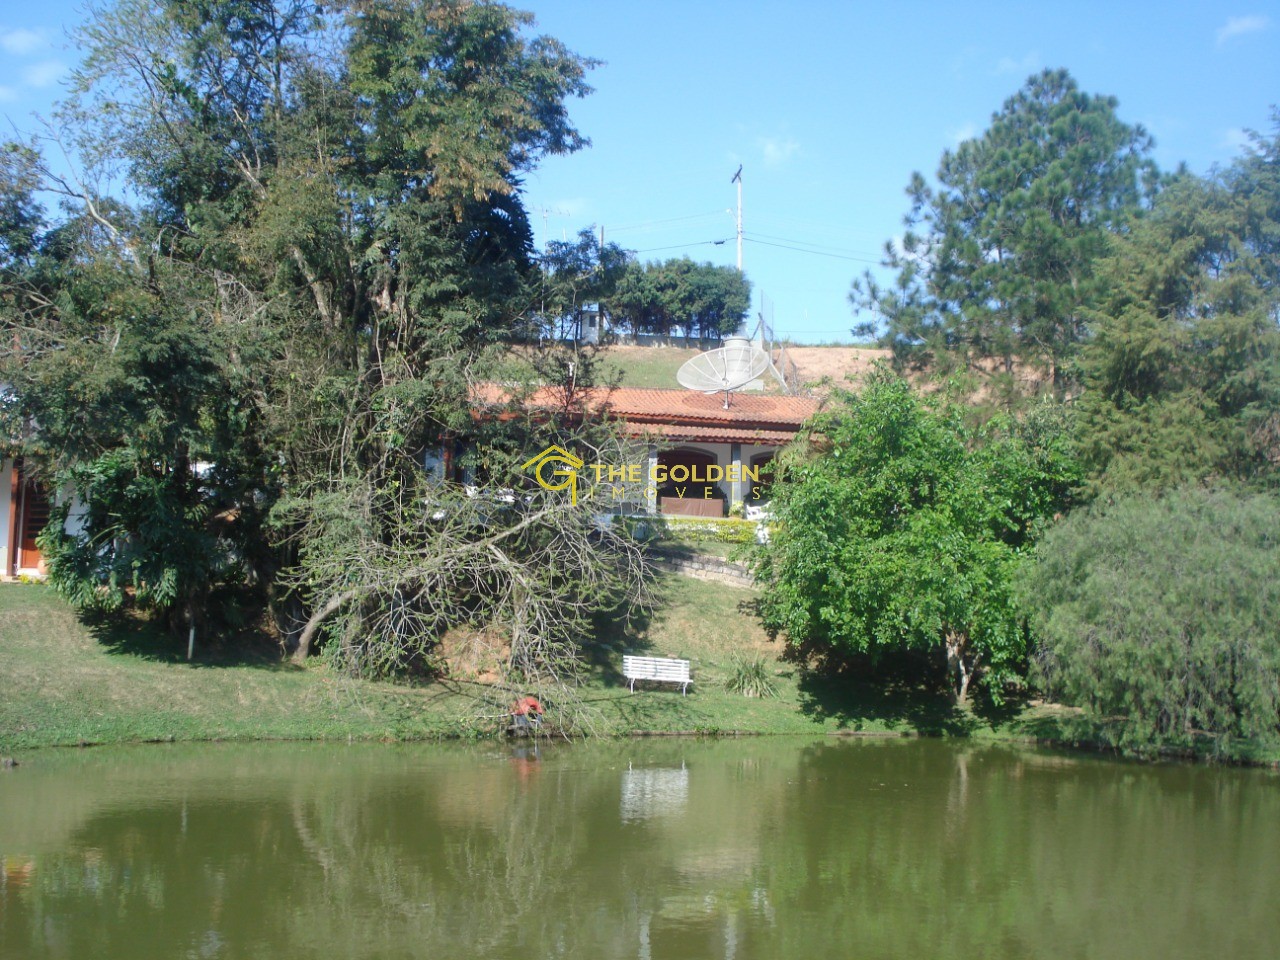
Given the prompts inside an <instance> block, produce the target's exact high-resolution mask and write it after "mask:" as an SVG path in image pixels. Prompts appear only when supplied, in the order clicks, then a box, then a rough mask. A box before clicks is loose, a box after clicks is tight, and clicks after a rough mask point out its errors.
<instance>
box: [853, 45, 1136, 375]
mask: <svg viewBox="0 0 1280 960" xmlns="http://www.w3.org/2000/svg"><path fill="white" fill-rule="evenodd" d="M1116 108H1117V101H1116V100H1115V98H1114V97H1107V96H1100V95H1093V94H1088V93H1085V92H1083V91H1082V90H1080V88H1079V87H1078V86H1077V84H1076V82H1075V80H1074V79H1073V78H1072V77H1071V76H1070V74H1068V73H1067V72H1066V71H1065V70H1046V71H1044V72H1043V73H1040V74H1038V75H1036V76H1033V77H1031V78H1030V79H1029V80H1028V81H1027V83H1026V85H1025V86H1024V87H1023V88H1022V90H1020V91H1019V92H1018V93H1017V94H1015V95H1014V96H1013V97H1011V98H1009V99H1008V100H1007V101H1006V102H1005V104H1004V106H1003V107H1002V108H1001V109H1000V111H999V112H997V113H996V114H995V115H994V116H993V117H992V119H991V125H990V127H989V128H988V129H987V130H986V132H985V133H983V134H982V135H981V136H979V137H976V138H974V139H971V140H966V141H964V142H963V143H961V144H960V146H959V147H957V148H956V149H955V150H948V151H946V152H945V153H943V155H942V161H941V163H940V164H939V167H938V172H937V182H936V184H931V183H930V182H929V181H928V180H926V178H925V177H924V176H923V175H921V174H919V173H917V174H915V175H914V176H913V177H912V179H911V183H910V185H909V186H908V188H907V194H908V196H909V197H910V198H911V211H910V213H909V215H908V216H907V218H906V226H907V232H906V233H905V235H904V237H903V240H902V245H901V248H898V247H895V246H894V245H892V244H890V245H889V246H888V247H887V248H886V259H885V266H886V267H888V268H889V269H891V270H894V271H896V273H897V277H896V279H895V281H894V282H893V284H892V285H890V286H882V285H880V284H879V283H877V282H876V280H875V278H874V277H873V276H872V275H871V274H867V275H866V276H865V277H864V278H863V279H862V280H861V281H859V282H857V283H855V285H854V290H853V293H852V295H851V300H852V302H853V304H854V305H855V306H856V307H857V308H859V309H867V310H870V311H872V313H873V314H874V315H875V317H876V320H875V321H873V322H871V323H869V324H866V325H864V327H862V328H860V329H859V332H861V333H868V332H873V333H876V334H880V335H882V336H883V338H884V339H885V340H886V341H887V342H888V343H889V344H890V345H891V346H893V348H894V349H895V351H897V353H898V355H899V358H900V359H902V360H904V361H907V362H912V363H917V364H921V365H925V364H929V365H937V366H939V367H941V368H943V369H944V370H945V369H954V368H968V369H971V370H976V371H980V372H982V373H986V374H994V375H995V376H996V377H997V378H998V379H999V380H1000V381H1001V386H1002V389H1004V390H1005V391H1006V392H1012V391H1013V390H1014V389H1015V388H1016V382H1017V380H1018V378H1019V377H1026V376H1030V375H1034V376H1038V377H1042V378H1047V379H1049V380H1050V381H1052V382H1053V383H1054V384H1055V385H1057V386H1059V387H1062V386H1065V385H1066V384H1067V383H1068V382H1069V381H1070V380H1071V377H1072V371H1071V362H1072V360H1073V358H1074V355H1075V351H1076V349H1077V347H1078V346H1079V344H1080V342H1081V340H1082V339H1083V338H1084V336H1085V332H1086V317H1085V310H1086V308H1087V307H1088V306H1089V305H1090V304H1091V303H1092V300H1093V297H1094V296H1095V294H1096V292H1097V283H1096V277H1095V271H1094V261H1095V260H1096V259H1097V258H1098V257H1099V256H1101V255H1102V254H1103V253H1104V252H1105V249H1106V243H1107V236H1108V235H1109V234H1110V233H1112V232H1114V231H1119V230H1124V229H1126V228H1127V227H1128V225H1129V224H1130V223H1131V221H1132V220H1133V218H1134V215H1135V214H1136V213H1137V212H1138V211H1139V210H1140V209H1141V208H1142V207H1143V206H1144V205H1145V204H1146V203H1147V202H1148V200H1149V198H1150V196H1151V195H1152V192H1153V190H1154V187H1155V168H1154V165H1153V164H1152V162H1151V160H1150V159H1149V156H1148V154H1149V151H1150V149H1151V138H1150V137H1149V136H1148V135H1147V134H1146V132H1145V131H1144V130H1143V129H1142V128H1141V127H1139V126H1133V125H1130V124H1126V123H1124V122H1123V121H1121V120H1120V118H1119V117H1118V115H1117V113H1116ZM881 324H883V327H882V326H881Z"/></svg>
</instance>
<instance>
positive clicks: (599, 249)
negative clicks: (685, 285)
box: [537, 227, 633, 339]
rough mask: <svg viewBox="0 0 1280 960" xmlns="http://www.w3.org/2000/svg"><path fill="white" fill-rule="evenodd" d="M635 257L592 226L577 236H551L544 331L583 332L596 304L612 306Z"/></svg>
mask: <svg viewBox="0 0 1280 960" xmlns="http://www.w3.org/2000/svg"><path fill="white" fill-rule="evenodd" d="M632 263H633V258H632V254H630V253H629V252H628V251H626V250H624V249H623V248H622V247H620V246H618V244H616V243H604V244H602V243H601V239H600V237H599V236H598V235H597V234H596V231H595V230H594V229H593V228H591V227H587V228H585V229H583V230H580V231H578V236H577V239H575V240H552V241H550V242H549V243H548V244H547V246H546V249H545V250H544V251H543V254H542V277H541V283H540V287H539V290H538V305H537V313H538V316H539V318H540V321H541V322H540V324H539V331H538V332H539V333H546V334H550V335H551V336H552V337H554V338H556V339H565V338H573V339H578V338H580V337H581V335H582V320H583V315H584V313H585V311H586V310H587V309H588V308H589V307H592V306H594V307H595V308H596V309H597V310H602V311H604V312H606V313H607V312H608V310H609V304H610V303H611V302H612V301H613V298H614V294H615V293H616V291H617V289H618V283H619V281H621V280H622V278H623V277H624V276H626V274H627V272H628V270H629V269H631V267H632Z"/></svg>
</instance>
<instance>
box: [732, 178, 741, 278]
mask: <svg viewBox="0 0 1280 960" xmlns="http://www.w3.org/2000/svg"><path fill="white" fill-rule="evenodd" d="M729 182H730V183H736V184H737V185H738V272H739V273H741V272H742V164H738V172H737V173H735V174H734V175H733V179H732V180H730V181H729Z"/></svg>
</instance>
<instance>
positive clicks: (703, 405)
mask: <svg viewBox="0 0 1280 960" xmlns="http://www.w3.org/2000/svg"><path fill="white" fill-rule="evenodd" d="M475 400H476V406H477V415H479V416H485V415H487V414H486V411H488V415H494V416H497V415H501V414H500V408H503V407H506V406H508V405H509V404H510V402H511V394H510V391H509V390H508V389H507V388H505V387H503V386H502V385H500V384H496V383H486V384H480V385H478V386H477V387H476V389H475ZM523 405H524V406H525V407H526V408H533V409H545V410H548V411H551V410H557V411H564V412H566V413H568V414H569V415H570V416H573V415H574V414H575V413H576V414H578V415H580V416H581V415H586V414H591V415H594V416H600V417H607V418H609V419H612V420H617V421H619V422H620V423H621V425H622V433H623V435H624V436H625V437H628V438H630V439H631V440H634V441H636V442H637V444H638V445H639V446H640V447H641V449H642V450H643V451H644V453H645V456H644V459H645V462H644V463H643V464H642V465H641V466H640V474H641V476H642V477H643V478H644V480H646V481H648V482H647V483H644V484H642V485H641V487H640V488H639V489H640V490H643V493H641V494H639V495H640V496H642V497H643V500H639V499H637V498H636V496H637V495H636V492H635V491H631V492H630V493H628V494H627V503H626V506H627V507H628V508H630V509H632V510H644V511H647V512H660V513H664V514H679V515H686V516H711V517H723V516H725V515H726V514H727V513H728V512H729V511H730V510H731V509H732V508H733V507H734V506H735V505H737V504H742V505H744V506H750V505H753V504H754V505H763V500H764V497H765V486H766V484H767V483H768V480H769V477H770V472H771V464H772V461H773V458H774V456H775V455H776V454H777V453H778V451H779V450H780V449H781V448H782V447H784V446H786V445H787V444H788V443H790V442H791V441H792V440H794V439H795V438H796V436H797V434H799V432H800V429H801V427H802V425H803V424H804V422H805V421H806V420H808V419H809V418H810V417H812V416H813V415H814V414H815V413H816V412H817V411H818V409H819V406H820V401H819V400H817V399H814V398H812V397H802V396H791V395H781V394H779V395H770V394H747V393H730V394H727V395H726V394H725V393H714V394H708V393H699V392H697V391H693V390H663V389H657V388H648V387H643V388H642V387H613V388H605V387H598V388H592V389H589V390H583V391H578V392H577V393H575V394H574V395H573V396H572V398H571V399H570V398H569V397H568V396H567V395H566V392H565V391H564V390H562V389H558V388H552V387H542V388H539V389H538V390H535V391H534V392H533V393H532V394H531V395H530V396H528V397H527V398H525V399H524V401H523ZM602 479H603V477H602Z"/></svg>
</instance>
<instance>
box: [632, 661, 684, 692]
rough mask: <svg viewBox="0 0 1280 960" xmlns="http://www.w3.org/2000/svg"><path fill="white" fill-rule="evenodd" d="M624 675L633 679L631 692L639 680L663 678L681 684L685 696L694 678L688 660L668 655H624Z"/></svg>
mask: <svg viewBox="0 0 1280 960" xmlns="http://www.w3.org/2000/svg"><path fill="white" fill-rule="evenodd" d="M622 675H623V676H624V677H626V678H627V679H628V680H630V681H631V692H632V693H634V692H635V689H636V681H637V680H663V681H666V682H667V683H678V684H680V693H681V695H682V696H683V695H684V694H685V693H686V692H687V691H688V689H689V684H691V683H693V680H692V679H690V677H689V661H688V660H671V659H668V658H666V657H633V656H630V655H629V654H623V656H622Z"/></svg>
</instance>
